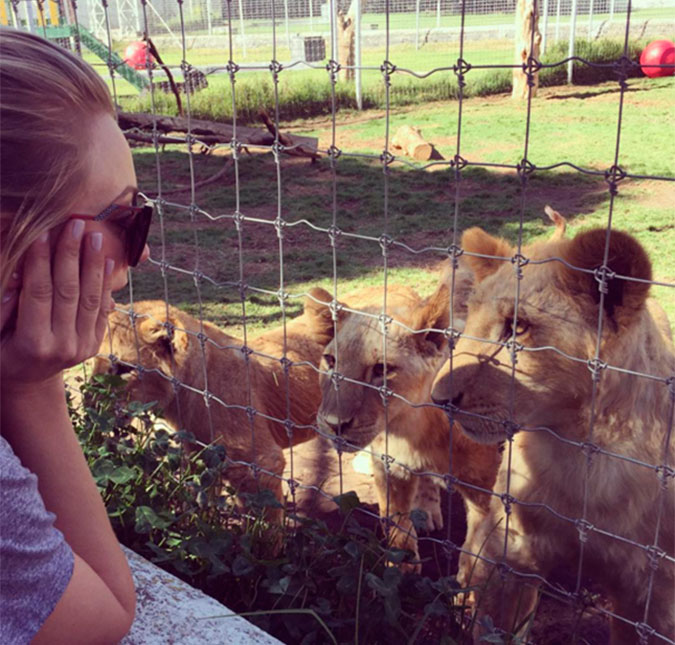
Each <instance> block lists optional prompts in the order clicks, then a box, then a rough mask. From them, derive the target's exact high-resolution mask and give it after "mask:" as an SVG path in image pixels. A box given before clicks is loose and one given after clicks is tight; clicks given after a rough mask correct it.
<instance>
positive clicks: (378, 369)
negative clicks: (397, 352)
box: [372, 363, 396, 381]
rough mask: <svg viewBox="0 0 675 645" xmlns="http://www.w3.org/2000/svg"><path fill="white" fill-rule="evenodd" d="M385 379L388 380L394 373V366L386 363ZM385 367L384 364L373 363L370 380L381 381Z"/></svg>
mask: <svg viewBox="0 0 675 645" xmlns="http://www.w3.org/2000/svg"><path fill="white" fill-rule="evenodd" d="M386 367H387V378H388V379H390V378H392V377H393V376H394V374H395V373H396V366H394V365H391V364H390V363H387V366H386ZM384 371H385V365H384V363H375V365H373V376H372V380H373V381H374V380H382V379H383V378H384Z"/></svg>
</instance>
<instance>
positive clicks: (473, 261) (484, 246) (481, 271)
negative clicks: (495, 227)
mask: <svg viewBox="0 0 675 645" xmlns="http://www.w3.org/2000/svg"><path fill="white" fill-rule="evenodd" d="M462 248H463V249H464V250H465V251H467V252H469V253H477V254H479V255H483V256H484V255H489V256H492V257H478V256H476V255H466V256H465V257H466V263H467V264H468V265H469V267H470V269H471V270H472V271H473V274H474V276H475V277H476V282H482V281H483V280H485V278H487V277H488V276H489V275H492V274H493V273H495V271H497V270H498V269H499V268H500V267H501V266H503V264H504V262H505V261H510V260H511V257H512V256H513V254H514V250H513V248H512V247H511V245H510V244H509V243H508V242H507V241H506V240H503V239H501V238H498V237H493V236H492V235H490V234H489V233H486V232H485V231H484V230H483V229H482V228H478V227H477V226H474V227H473V228H468V229H467V230H466V231H464V233H462ZM500 258H504V259H500Z"/></svg>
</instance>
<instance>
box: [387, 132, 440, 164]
mask: <svg viewBox="0 0 675 645" xmlns="http://www.w3.org/2000/svg"><path fill="white" fill-rule="evenodd" d="M391 146H392V148H394V149H397V150H402V151H403V153H404V154H406V155H408V156H409V157H412V158H413V159H416V160H417V161H429V159H432V158H434V152H435V150H434V146H433V145H432V144H430V143H429V142H428V141H426V140H425V139H424V138H423V137H422V132H421V131H420V129H419V128H416V127H415V126H412V125H402V126H401V127H400V128H399V129H398V130H397V131H396V134H395V135H394V136H393V138H392V140H391ZM436 158H437V157H436Z"/></svg>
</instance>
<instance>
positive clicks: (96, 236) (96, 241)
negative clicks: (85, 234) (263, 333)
mask: <svg viewBox="0 0 675 645" xmlns="http://www.w3.org/2000/svg"><path fill="white" fill-rule="evenodd" d="M90 239H91V248H92V249H94V251H100V250H101V247H102V246H103V233H92V234H91V238H90Z"/></svg>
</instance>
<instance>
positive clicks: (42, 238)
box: [38, 231, 49, 244]
mask: <svg viewBox="0 0 675 645" xmlns="http://www.w3.org/2000/svg"><path fill="white" fill-rule="evenodd" d="M38 240H39V241H40V242H41V243H42V244H45V243H46V242H48V241H49V231H45V232H44V233H42V234H41V235H40V237H38Z"/></svg>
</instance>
